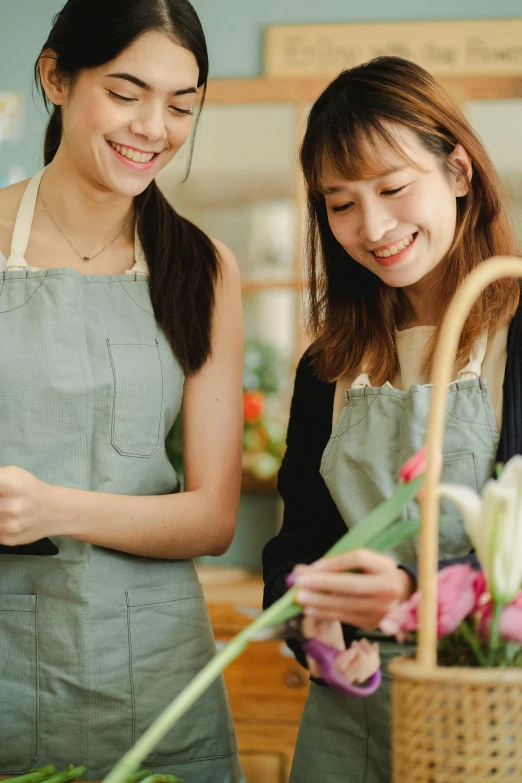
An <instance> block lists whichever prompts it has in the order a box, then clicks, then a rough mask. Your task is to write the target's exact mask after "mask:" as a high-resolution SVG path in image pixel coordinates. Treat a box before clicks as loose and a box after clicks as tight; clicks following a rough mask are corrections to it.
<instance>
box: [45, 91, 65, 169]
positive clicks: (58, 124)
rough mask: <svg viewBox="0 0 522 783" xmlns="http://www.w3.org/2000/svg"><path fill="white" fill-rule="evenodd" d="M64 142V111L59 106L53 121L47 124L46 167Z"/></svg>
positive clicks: (53, 114)
mask: <svg viewBox="0 0 522 783" xmlns="http://www.w3.org/2000/svg"><path fill="white" fill-rule="evenodd" d="M61 140H62V111H61V109H60V107H59V106H55V107H54V109H53V113H52V114H51V119H50V120H49V122H48V123H47V130H46V131H45V139H44V165H45V166H47V165H48V164H49V163H50V162H51V161H52V159H53V158H54V156H55V155H56V153H57V152H58V147H59V146H60V142H61Z"/></svg>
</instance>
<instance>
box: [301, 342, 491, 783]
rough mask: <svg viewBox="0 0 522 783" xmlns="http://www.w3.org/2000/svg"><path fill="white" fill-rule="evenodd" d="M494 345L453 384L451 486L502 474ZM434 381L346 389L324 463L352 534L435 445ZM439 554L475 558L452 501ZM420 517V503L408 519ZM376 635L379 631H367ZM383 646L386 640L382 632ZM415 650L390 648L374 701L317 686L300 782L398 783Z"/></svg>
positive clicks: (447, 470)
mask: <svg viewBox="0 0 522 783" xmlns="http://www.w3.org/2000/svg"><path fill="white" fill-rule="evenodd" d="M485 352H486V340H485V339H484V340H480V341H479V342H478V344H477V346H476V351H475V352H474V354H473V355H472V357H471V359H470V361H469V363H468V365H466V367H465V368H464V369H463V370H462V371H461V372H460V373H459V375H458V379H457V381H456V382H454V383H452V384H451V385H450V388H449V396H448V403H447V409H446V430H445V436H444V449H443V450H444V465H443V469H442V477H441V481H444V482H447V483H459V484H466V485H467V486H469V487H471V488H472V489H474V490H476V491H479V490H480V489H481V488H482V487H483V485H484V484H485V482H486V481H487V480H488V479H489V478H490V477H491V476H492V474H493V468H494V464H495V456H496V452H497V446H498V441H499V437H500V433H499V431H498V427H497V424H496V421H495V416H494V413H493V409H492V406H491V402H490V399H489V394H488V386H487V381H486V380H485V379H483V378H481V377H480V372H481V366H482V361H483V359H484V355H485ZM430 397H431V388H430V386H429V385H414V386H412V387H411V388H410V390H409V391H408V392H405V391H401V390H399V389H394V388H393V387H392V386H391V385H390V384H389V383H387V384H385V385H384V386H382V387H380V388H374V387H372V386H371V385H370V381H369V379H368V376H367V375H364V374H363V375H361V376H359V377H358V378H357V380H356V381H355V382H354V384H353V385H352V388H351V389H350V390H349V391H347V392H346V393H345V405H344V408H343V410H342V412H341V414H340V415H339V418H338V421H337V422H336V425H335V427H334V429H333V431H332V435H331V438H330V440H329V442H328V445H327V447H326V449H325V451H324V454H323V458H322V462H321V475H322V476H323V478H324V480H325V483H326V485H327V487H328V489H329V491H330V494H331V495H332V498H333V500H334V502H335V503H336V505H337V508H338V509H339V511H340V513H341V515H342V517H343V519H344V521H345V522H346V525H347V527H348V528H351V527H352V526H353V525H357V524H358V523H359V521H360V520H362V519H364V517H365V516H366V514H367V513H368V512H369V511H370V510H371V509H373V508H374V507H375V506H376V505H377V504H378V503H380V502H381V501H383V500H384V499H385V498H389V497H391V495H392V494H393V492H394V491H395V487H396V479H397V476H398V475H399V471H400V468H401V466H402V465H403V464H404V462H405V461H406V459H407V458H408V457H409V456H411V455H412V454H413V453H414V452H415V451H417V450H418V449H419V448H420V447H421V446H422V445H424V443H425V438H426V422H427V415H428V409H429V404H430ZM441 514H443V515H445V516H447V517H448V518H449V519H448V520H447V521H446V522H444V523H443V524H442V525H441V528H440V533H439V552H440V554H439V558H440V559H445V558H450V557H457V556H460V555H465V554H468V553H469V552H470V550H471V548H472V547H471V543H470V541H469V539H468V538H467V536H466V534H465V532H464V526H463V521H462V519H461V518H460V516H459V514H458V511H457V509H456V507H455V506H453V504H451V503H450V502H449V501H446V500H442V502H441ZM408 518H409V519H418V518H419V509H418V506H417V504H416V503H414V502H413V503H411V504H410V505H409V506H408V507H407V508H406V509H405V511H404V512H403V515H402V519H408ZM418 550H419V542H418V540H417V539H413V540H410V541H407V542H404V543H403V544H401V545H400V546H398V547H397V548H396V549H395V550H394V551H393V552H390V553H389V554H390V555H391V556H392V557H394V558H395V559H396V561H397V563H401V564H404V565H407V564H413V563H415V562H416V561H417V555H418ZM364 635H365V636H372V635H371V634H370V635H369V634H364ZM375 636H376V638H377V640H378V641H379V638H378V637H379V635H378V634H375ZM414 650H415V647H414V645H412V644H410V645H399V644H397V643H395V642H394V641H390V640H389V639H385V640H384V641H382V642H381V659H382V671H383V684H382V685H381V687H380V688H379V690H378V691H376V693H375V694H373V695H372V696H369V697H368V698H365V699H351V698H347V697H344V696H341V695H340V694H337V693H335V692H334V691H332V690H330V689H329V688H327V687H324V686H321V685H317V684H315V683H312V684H311V686H310V693H309V696H308V699H307V702H306V705H305V708H304V712H303V717H302V720H301V725H300V728H299V735H298V739H297V745H296V752H295V756H294V763H293V767H292V773H291V778H290V782H291V783H316V781H318V780H320V781H321V783H389V782H390V781H391V778H392V773H391V761H390V694H391V676H390V675H388V673H387V665H388V662H389V661H390V660H391V659H392V658H393V657H395V656H397V655H403V654H411V653H412V652H414Z"/></svg>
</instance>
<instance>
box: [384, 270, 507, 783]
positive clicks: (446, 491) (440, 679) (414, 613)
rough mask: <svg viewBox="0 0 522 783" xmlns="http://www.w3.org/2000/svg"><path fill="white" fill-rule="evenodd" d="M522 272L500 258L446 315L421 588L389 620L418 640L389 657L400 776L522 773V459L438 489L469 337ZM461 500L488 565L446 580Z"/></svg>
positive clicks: (434, 404) (475, 275) (444, 778)
mask: <svg viewBox="0 0 522 783" xmlns="http://www.w3.org/2000/svg"><path fill="white" fill-rule="evenodd" d="M508 276H509V277H522V260H520V259H515V258H508V257H497V258H493V259H490V260H489V261H486V262H484V263H482V264H481V265H480V266H479V267H477V268H476V269H475V270H474V271H473V272H472V273H471V274H470V275H469V276H468V278H467V279H466V280H465V281H464V283H463V284H462V286H461V287H460V289H459V291H458V292H457V294H456V295H455V297H454V299H453V301H452V302H451V304H450V306H449V308H448V311H447V313H446V316H445V318H444V321H443V324H442V327H441V332H440V337H439V341H438V343H437V347H436V350H435V356H434V364H433V374H432V380H433V394H432V400H431V406H430V413H429V421H428V437H427V446H426V462H427V466H426V473H425V479H424V485H423V491H422V495H421V497H420V504H421V511H422V527H421V550H420V560H419V591H418V593H416V594H414V595H413V596H412V597H411V599H410V600H409V601H408V602H406V604H403V605H401V606H399V607H397V609H396V610H395V611H393V612H392V613H391V614H390V615H388V617H386V618H384V620H383V627H384V629H385V630H386V632H387V633H392V634H395V635H397V636H398V637H402V636H403V635H405V634H409V633H413V632H414V633H416V634H417V635H418V649H417V656H416V659H415V660H413V659H410V658H396V659H395V660H394V661H392V663H391V664H390V670H391V672H392V675H393V689H392V753H393V780H394V782H395V783H399V781H400V783H471V782H472V783H480V781H486V780H487V781H491V780H494V781H497V782H498V783H504V781H506V783H507V782H508V781H509V782H511V781H513V783H514V781H520V780H522V653H521V650H522V593H521V586H522V521H521V520H522V458H520V457H515V458H513V459H512V460H510V461H509V462H508V463H507V464H506V466H505V468H504V470H503V472H502V473H501V475H500V476H499V479H498V480H497V481H493V480H492V481H489V482H487V484H486V486H485V487H484V490H483V493H482V498H479V497H478V495H476V494H475V493H474V492H472V491H471V490H469V489H468V488H465V487H459V486H455V485H444V484H439V476H440V471H441V453H442V440H443V429H444V419H445V412H446V399H447V394H448V386H449V385H450V382H451V372H452V369H453V366H454V360H455V355H456V350H457V345H458V340H459V336H460V332H461V330H462V327H463V325H464V323H465V320H466V318H467V316H468V313H469V311H470V309H471V307H472V305H473V302H474V301H475V299H476V297H477V296H478V295H479V294H480V292H481V291H482V290H483V289H484V288H486V286H487V285H489V284H490V283H492V282H493V281H494V280H496V279H497V278H499V277H508ZM441 496H445V497H447V498H449V499H451V500H452V501H453V502H454V503H455V504H456V505H457V506H459V507H460V509H461V511H462V515H463V517H464V521H465V527H466V531H467V533H468V536H469V537H470V539H471V541H472V543H473V546H474V548H475V551H476V554H477V557H478V561H479V564H480V567H481V569H482V571H481V572H479V571H473V570H472V569H471V567H470V566H460V565H457V566H450V567H448V568H446V569H443V570H442V571H441V572H440V573H439V574H438V575H437V555H438V514H439V499H440V497H441Z"/></svg>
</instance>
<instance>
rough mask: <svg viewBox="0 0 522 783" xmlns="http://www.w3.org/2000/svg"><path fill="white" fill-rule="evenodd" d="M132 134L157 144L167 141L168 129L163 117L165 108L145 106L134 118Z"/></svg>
mask: <svg viewBox="0 0 522 783" xmlns="http://www.w3.org/2000/svg"><path fill="white" fill-rule="evenodd" d="M130 129H131V132H132V133H134V134H135V135H137V136H142V137H143V138H145V139H147V141H150V142H153V143H156V142H158V141H165V139H166V138H167V128H166V125H165V118H164V116H163V107H162V106H157V107H153V106H150V104H149V105H147V106H143V108H142V110H141V112H140V114H139V115H138V116H137V117H135V118H134V120H133V122H132V123H131V128H130Z"/></svg>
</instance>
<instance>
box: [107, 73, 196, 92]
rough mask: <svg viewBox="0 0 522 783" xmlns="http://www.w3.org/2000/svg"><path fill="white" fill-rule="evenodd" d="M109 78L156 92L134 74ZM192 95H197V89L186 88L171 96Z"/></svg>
mask: <svg viewBox="0 0 522 783" xmlns="http://www.w3.org/2000/svg"><path fill="white" fill-rule="evenodd" d="M109 77H111V78H112V79H124V80H125V81H127V82H131V84H135V85H136V86H137V87H141V89H142V90H147V92H154V87H153V86H152V85H151V84H147V82H144V81H143V80H142V79H138V77H137V76H133V75H132V73H110V74H109ZM191 93H197V89H196V87H185V88H184V89H182V90H172V91H171V92H170V93H169V95H190V94H191Z"/></svg>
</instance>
